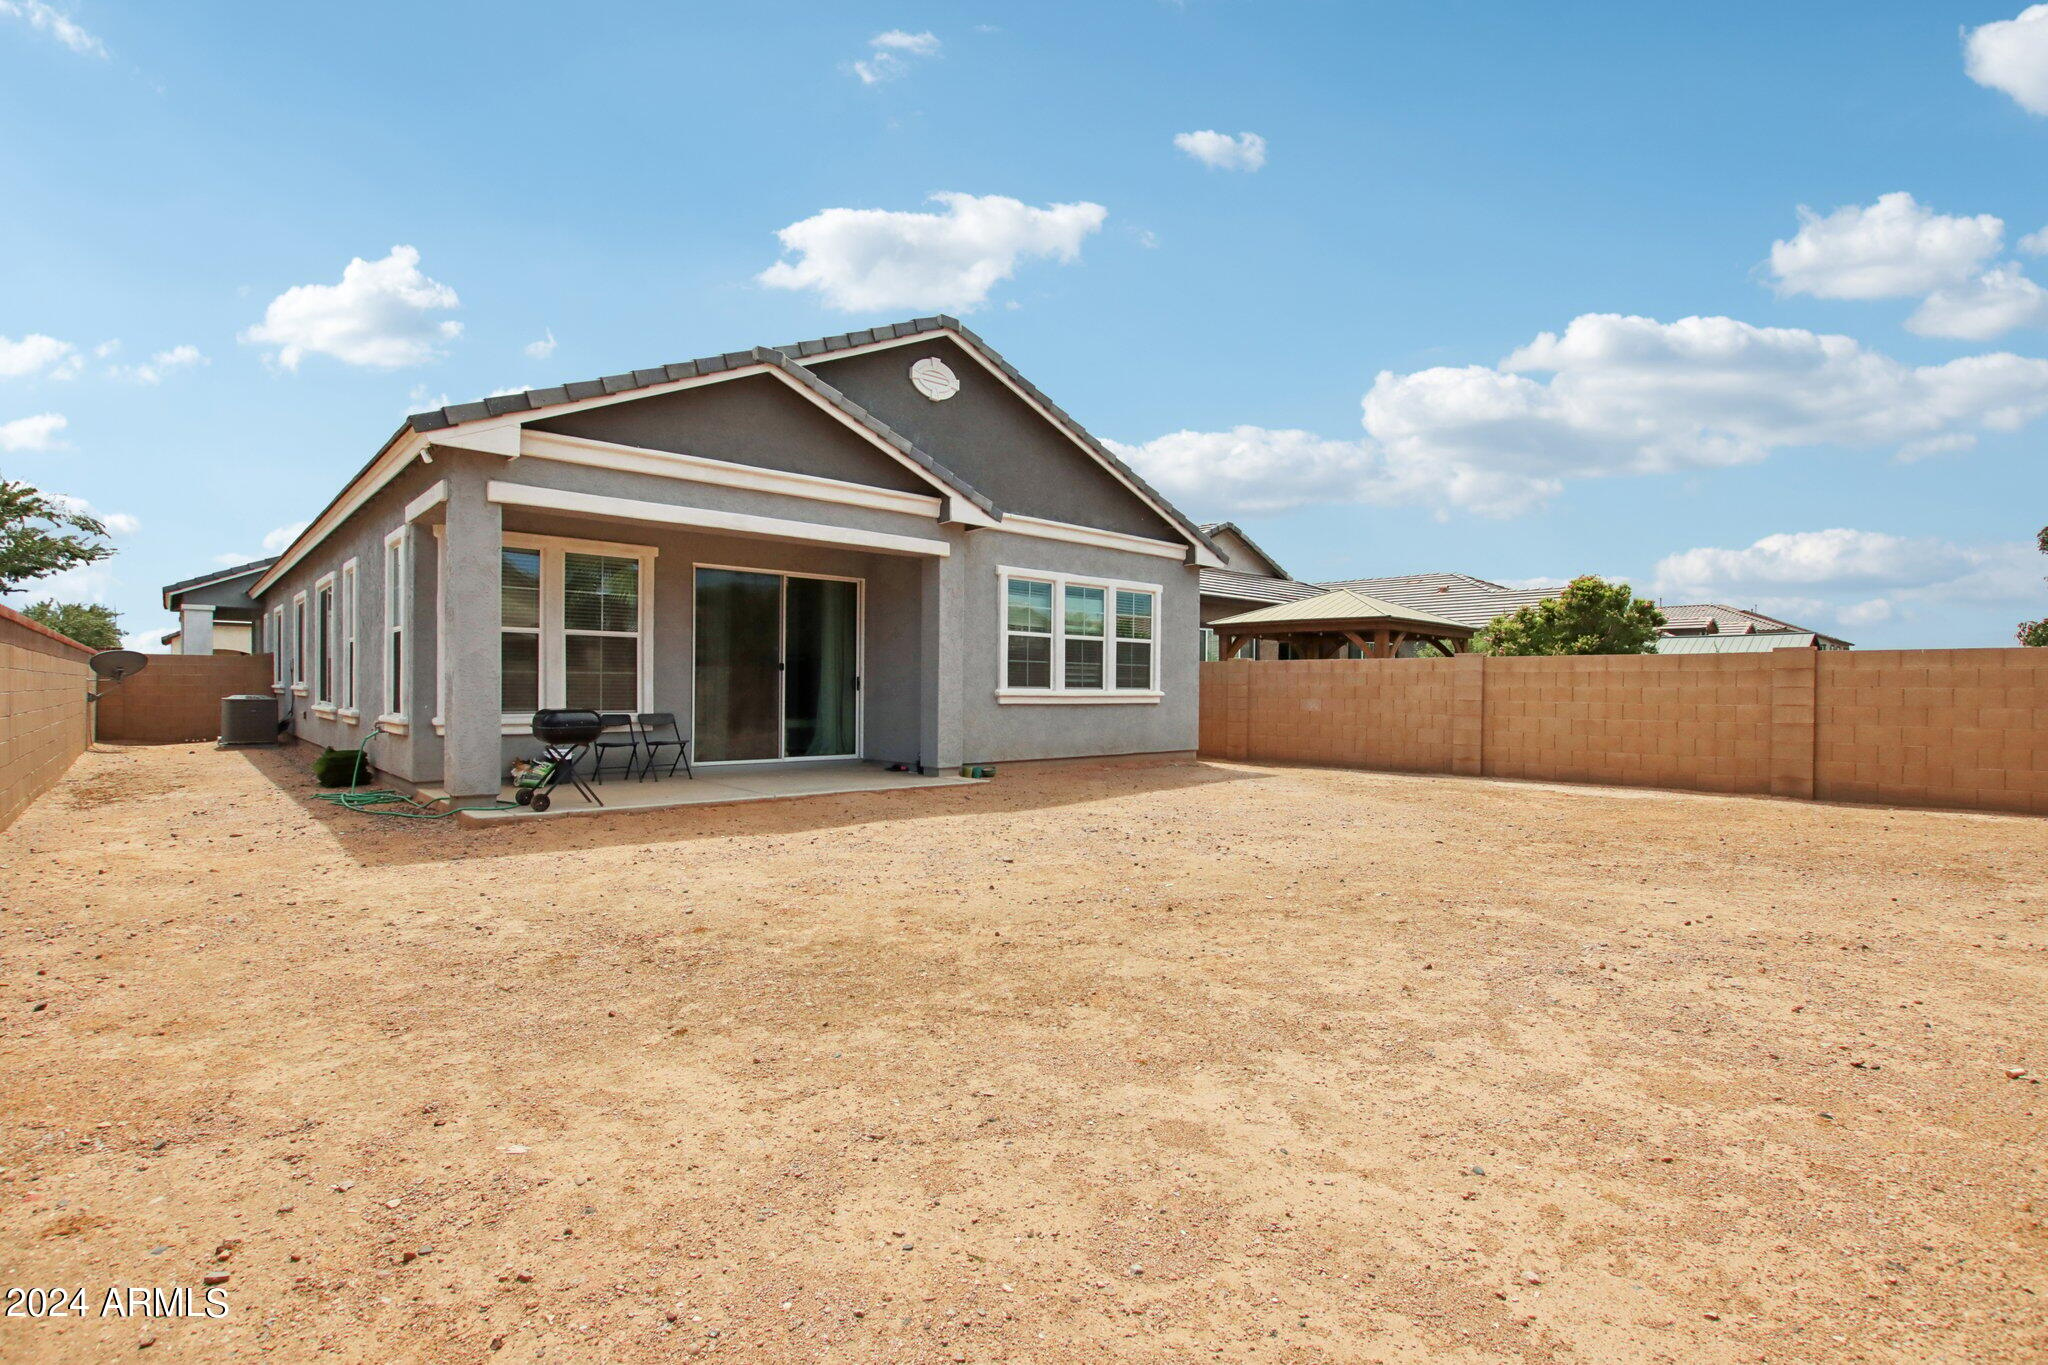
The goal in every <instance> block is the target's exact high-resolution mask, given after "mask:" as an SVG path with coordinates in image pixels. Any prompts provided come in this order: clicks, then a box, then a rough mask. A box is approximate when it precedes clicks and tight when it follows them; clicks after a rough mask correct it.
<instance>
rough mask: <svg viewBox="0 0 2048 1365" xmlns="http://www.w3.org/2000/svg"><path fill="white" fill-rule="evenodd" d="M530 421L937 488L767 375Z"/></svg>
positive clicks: (686, 450) (601, 436)
mask: <svg viewBox="0 0 2048 1365" xmlns="http://www.w3.org/2000/svg"><path fill="white" fill-rule="evenodd" d="M532 425H533V429H534V430H536V431H552V432H560V433H561V434H563V435H566V436H583V437H587V438H589V439H590V440H593V441H613V442H617V443H618V444H620V445H629V446H640V447H642V448H644V449H647V450H666V451H671V452H674V453H676V454H679V455H698V456H702V457H703V458H705V459H707V460H730V461H732V462H733V463H735V464H746V465H754V466H757V467H759V468H762V469H788V470H793V471H795V472H796V473H798V474H815V475H817V476H819V477H820V478H826V479H845V480H847V481H848V482H849V483H865V484H873V485H874V486H875V487H877V488H894V489H898V490H900V491H902V492H906V493H931V492H934V491H936V490H935V489H934V488H933V486H932V484H931V481H930V480H928V479H926V478H924V477H923V476H921V475H919V474H915V473H913V472H911V470H909V469H908V468H906V467H905V466H904V465H903V464H902V463H901V462H900V461H898V460H895V459H893V458H891V457H890V456H888V455H885V454H883V453H882V452H881V451H879V450H877V449H875V447H874V445H873V444H872V443H871V442H869V441H868V440H867V439H866V438H865V437H862V436H860V435H859V434H857V433H856V432H854V431H852V430H851V429H850V428H848V427H847V426H846V424H845V423H843V422H841V421H839V420H838V419H837V418H835V417H832V416H831V415H830V414H828V413H826V412H825V411H824V410H823V409H821V408H819V407H818V405H817V404H815V403H813V402H811V401H810V400H809V399H807V398H805V397H804V396H803V395H802V394H800V393H798V392H796V391H795V390H794V389H792V388H791V387H790V386H789V385H788V384H787V383H786V382H784V381H783V380H781V379H777V378H773V377H771V376H768V375H755V376H752V377H750V378H746V379H734V380H729V381H727V382H725V383H722V384H707V385H705V386H703V387H701V388H694V389H684V390H681V391H678V392H675V393H667V394H659V395H657V396H655V397H653V398H638V399H634V400H632V401H631V402H625V403H612V404H608V405H606V406H604V407H599V408H590V409H587V410H585V411H583V412H572V413H566V414H564V415H562V416H560V417H550V418H547V419H545V420H543V421H539V422H535V423H533V424H532Z"/></svg>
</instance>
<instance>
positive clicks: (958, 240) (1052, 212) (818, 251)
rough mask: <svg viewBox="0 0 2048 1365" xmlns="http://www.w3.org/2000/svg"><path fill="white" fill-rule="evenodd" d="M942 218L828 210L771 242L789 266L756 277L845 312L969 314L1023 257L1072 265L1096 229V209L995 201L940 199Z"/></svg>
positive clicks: (1099, 216) (1101, 214)
mask: <svg viewBox="0 0 2048 1365" xmlns="http://www.w3.org/2000/svg"><path fill="white" fill-rule="evenodd" d="M932 200H933V201H934V202H935V203H938V204H941V205H943V206H944V209H945V211H944V212H943V213H915V212H905V213H898V212H894V211H892V210H888V209H826V210H825V211H824V212H822V213H818V214H814V215H813V216H811V217H809V218H806V219H804V220H802V221H801V222H796V223H791V224H790V225H789V226H788V227H786V228H783V229H782V230H781V231H780V232H778V233H776V236H777V237H778V238H780V239H781V242H782V246H783V249H784V251H786V252H794V253H795V254H796V259H795V260H781V261H777V262H776V263H775V264H774V265H771V266H769V267H768V268H767V269H766V270H764V271H762V272H761V273H760V275H758V276H757V277H756V278H757V279H758V280H759V281H760V282H761V283H762V284H765V285H767V286H769V287H770V288H773V289H815V290H817V291H818V292H819V293H820V294H822V295H823V296H824V299H825V302H826V303H827V304H828V305H829V306H831V307H833V308H836V309H839V310H840V311H842V312H848V313H863V312H874V311H881V310H895V309H911V310H915V311H919V312H927V311H950V312H962V313H964V312H970V311H972V310H973V309H975V308H976V307H978V306H980V305H981V304H982V303H985V302H986V301H987V300H988V293H989V290H990V289H992V288H994V287H995V286H996V285H997V284H999V283H1001V282H1002V281H1003V280H1006V279H1009V278H1010V277H1011V276H1012V275H1013V274H1015V273H1016V270H1017V265H1018V262H1019V261H1021V260H1023V259H1025V258H1027V257H1040V256H1044V257H1051V258H1052V259H1054V260H1058V261H1072V260H1074V259H1075V258H1077V257H1078V256H1079V255H1080V254H1081V243H1082V240H1083V239H1084V238H1086V237H1087V236H1088V235H1089V234H1090V233H1092V232H1095V231H1096V230H1097V229H1099V228H1100V227H1101V226H1102V222H1103V219H1104V218H1106V217H1108V215H1109V210H1107V209H1105V208H1103V207H1102V205H1100V204H1087V203H1080V204H1054V205H1052V206H1051V207H1049V208H1033V207H1031V206H1030V205H1028V204H1025V203H1021V202H1019V201H1018V200H1015V199H1010V198H1006V197H1005V196H1003V195H999V194H989V195H979V196H977V195H972V194H956V193H940V194H935V195H933V196H932Z"/></svg>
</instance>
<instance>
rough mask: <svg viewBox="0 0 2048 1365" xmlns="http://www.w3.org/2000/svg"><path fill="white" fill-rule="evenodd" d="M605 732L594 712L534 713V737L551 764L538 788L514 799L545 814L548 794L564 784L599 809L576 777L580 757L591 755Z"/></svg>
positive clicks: (598, 803)
mask: <svg viewBox="0 0 2048 1365" xmlns="http://www.w3.org/2000/svg"><path fill="white" fill-rule="evenodd" d="M603 731H604V722H603V721H602V720H600V719H599V718H598V714H597V712H595V711H536V712H534V713H533V737H534V738H535V739H537V740H539V741H540V742H541V745H542V747H543V749H544V755H543V756H544V757H545V758H546V760H547V762H548V763H549V764H550V768H549V771H548V774H547V776H546V777H545V778H543V779H542V780H541V783H540V785H539V786H537V787H532V788H526V787H522V788H520V789H519V791H518V792H517V793H516V794H515V796H514V799H515V800H517V801H518V802H519V804H520V805H522V806H531V807H533V808H534V809H535V810H546V809H547V808H548V802H549V799H550V793H552V792H553V791H554V789H555V788H556V786H558V785H559V784H560V783H562V782H564V781H566V782H568V783H569V785H570V786H572V787H574V788H575V789H576V790H577V791H578V792H579V793H581V794H582V796H583V799H584V800H586V801H588V802H590V804H591V805H593V806H602V805H603V804H604V802H602V801H600V800H598V799H597V793H596V792H594V791H592V790H591V789H590V786H589V784H588V783H586V782H585V781H584V780H583V779H582V778H580V777H578V776H577V775H576V765H577V763H578V762H580V761H581V760H582V758H583V755H585V754H586V753H589V752H590V746H591V745H592V744H593V743H595V742H596V740H597V737H598V735H599V734H601V733H603Z"/></svg>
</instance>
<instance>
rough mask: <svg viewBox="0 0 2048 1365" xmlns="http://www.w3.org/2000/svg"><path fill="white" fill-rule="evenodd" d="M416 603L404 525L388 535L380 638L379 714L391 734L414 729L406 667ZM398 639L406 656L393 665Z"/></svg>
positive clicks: (380, 724)
mask: <svg viewBox="0 0 2048 1365" xmlns="http://www.w3.org/2000/svg"><path fill="white" fill-rule="evenodd" d="M393 548H396V549H397V551H398V562H397V564H396V565H395V566H394V565H393V564H392V556H391V551H392V549H393ZM411 604H412V528H411V527H410V526H400V527H399V528H398V529H397V530H395V531H392V532H391V533H390V534H389V535H387V536H385V537H384V635H383V639H382V640H380V641H379V644H380V645H381V646H382V651H383V670H382V671H383V674H384V710H383V711H382V713H381V714H379V715H378V717H377V728H378V729H380V730H382V731H384V732H386V733H387V734H394V735H402V734H405V733H406V732H407V730H408V729H409V728H410V725H409V722H408V720H407V716H406V705H407V702H408V700H409V699H408V698H407V697H406V695H405V668H406V665H407V664H409V663H410V662H411V656H412V649H413V643H414V642H413V641H412V639H411V638H410V636H411V634H412V632H411V630H410V629H408V627H409V626H410V624H411V623H410V622H409V621H408V620H407V617H408V615H409V614H410V611H411ZM394 638H395V639H396V640H397V642H398V646H399V650H400V652H401V653H402V657H401V658H400V659H399V661H398V666H397V667H393V666H392V654H393V649H392V642H393V639H394Z"/></svg>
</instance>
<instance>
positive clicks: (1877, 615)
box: [1835, 597, 1893, 626]
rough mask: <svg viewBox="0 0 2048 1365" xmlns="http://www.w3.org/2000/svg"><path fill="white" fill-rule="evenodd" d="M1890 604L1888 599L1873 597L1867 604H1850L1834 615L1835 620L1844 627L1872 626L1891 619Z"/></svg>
mask: <svg viewBox="0 0 2048 1365" xmlns="http://www.w3.org/2000/svg"><path fill="white" fill-rule="evenodd" d="M1892 611H1893V607H1892V603H1891V599H1890V598H1888V597H1873V598H1871V599H1870V600H1869V601H1868V602H1851V603H1850V604H1849V605H1848V606H1846V607H1843V608H1841V609H1840V610H1838V611H1837V612H1836V613H1835V619H1836V620H1837V621H1840V622H1841V623H1842V624H1843V625H1845V626H1874V625H1879V624H1881V623H1883V622H1885V621H1889V620H1891V619H1892Z"/></svg>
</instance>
